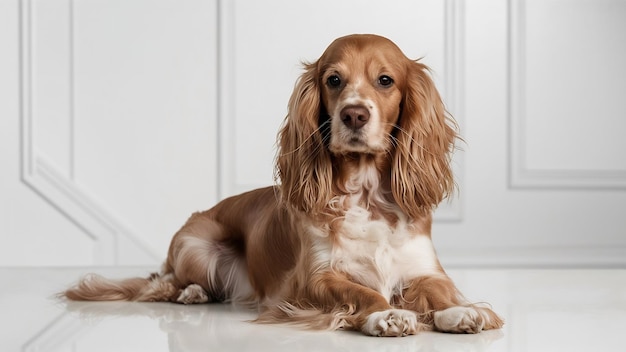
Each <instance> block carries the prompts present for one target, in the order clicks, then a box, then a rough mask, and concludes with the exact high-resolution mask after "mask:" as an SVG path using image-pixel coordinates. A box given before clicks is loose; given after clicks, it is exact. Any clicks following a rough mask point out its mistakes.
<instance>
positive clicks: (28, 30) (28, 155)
mask: <svg viewBox="0 0 626 352" xmlns="http://www.w3.org/2000/svg"><path fill="white" fill-rule="evenodd" d="M60 6H66V7H67V8H64V9H63V11H67V12H68V13H69V21H70V23H69V24H68V28H69V31H68V33H67V37H66V38H61V39H60V40H64V41H67V42H69V45H68V47H69V48H70V53H69V58H70V59H69V61H70V62H68V63H67V65H68V67H69V72H70V77H67V80H66V82H64V84H67V85H68V87H67V88H68V91H69V92H70V99H69V101H67V104H68V105H69V107H68V110H67V111H69V112H70V114H71V115H73V111H74V108H73V103H74V96H73V93H74V91H73V67H72V65H73V62H74V60H73V57H74V52H73V49H74V48H73V39H72V38H73V36H74V25H73V19H74V18H73V16H74V8H73V7H74V3H73V1H72V0H70V1H68V2H66V3H64V4H63V5H60ZM33 18H34V16H33V1H32V0H22V1H21V2H20V21H21V23H20V46H21V48H20V50H21V53H20V55H21V56H20V66H21V67H20V71H21V77H20V85H21V92H20V100H21V101H20V106H21V110H20V122H21V124H20V127H21V155H20V159H21V180H22V182H23V183H24V184H25V185H27V186H28V187H29V188H30V189H31V190H32V191H33V192H34V193H36V194H37V195H39V196H40V197H41V198H42V199H43V200H45V201H46V202H47V203H48V204H50V205H51V206H52V207H53V208H54V209H55V210H57V211H58V212H59V213H60V214H62V215H63V216H65V217H66V218H67V219H68V220H69V221H70V222H71V223H73V224H74V225H76V226H77V227H78V228H79V229H80V230H81V231H82V232H83V233H84V234H85V235H86V236H87V237H88V238H89V239H91V240H92V241H93V242H94V253H93V258H94V264H98V265H111V264H119V262H120V258H119V252H120V250H119V242H120V241H119V240H120V239H122V238H124V239H127V240H129V241H130V242H132V243H133V244H135V245H136V246H137V247H138V248H139V249H140V250H142V251H143V252H145V254H147V256H148V257H150V258H153V259H154V260H155V261H160V256H159V255H157V254H156V253H155V252H153V251H152V250H151V249H150V248H149V247H148V246H147V245H146V244H145V243H143V242H142V240H140V238H139V236H137V235H135V233H136V232H134V231H132V230H130V229H129V227H128V226H127V225H125V224H124V223H123V222H122V221H121V220H119V219H117V218H115V217H114V216H113V215H112V212H111V211H109V210H108V209H107V208H105V207H104V206H103V205H102V204H101V202H98V201H97V200H96V199H94V198H93V196H90V195H88V192H87V190H84V189H82V188H81V187H79V186H78V185H77V184H76V183H75V182H74V179H73V174H74V172H73V168H74V165H73V155H74V142H73V137H74V131H73V128H74V126H73V124H74V123H73V122H74V118H75V117H74V116H70V117H69V121H70V123H69V126H68V128H69V129H70V131H69V136H70V140H69V141H67V142H68V152H69V154H70V158H69V160H70V165H69V170H63V171H64V172H63V171H61V170H60V169H59V167H58V165H56V164H55V163H54V161H52V160H50V158H49V157H47V156H46V155H45V154H44V153H43V152H42V151H41V150H39V149H38V145H37V138H36V134H35V133H34V131H36V129H37V126H36V121H37V119H36V118H35V116H34V113H33V111H34V110H35V109H34V108H33V104H35V103H36V102H35V101H34V97H33V90H34V89H33V88H34V87H35V86H36V85H37V77H34V76H35V75H34V72H33V70H34V68H33V55H34V54H36V49H34V46H35V45H36V44H37V43H35V42H34V38H33V32H34V26H35V25H36V23H33ZM51 235H53V234H51Z"/></svg>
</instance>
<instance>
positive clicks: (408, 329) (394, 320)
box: [361, 309, 421, 336]
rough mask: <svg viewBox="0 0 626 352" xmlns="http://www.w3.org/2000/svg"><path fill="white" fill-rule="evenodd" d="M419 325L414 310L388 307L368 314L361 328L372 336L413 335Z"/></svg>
mask: <svg viewBox="0 0 626 352" xmlns="http://www.w3.org/2000/svg"><path fill="white" fill-rule="evenodd" d="M420 326H421V323H419V322H418V321H417V315H416V313H415V312H413V311H410V310H404V309H388V310H384V311H381V312H374V313H372V314H370V315H369V316H368V317H367V320H366V321H365V324H363V327H362V328H361V330H362V331H363V332H364V333H365V334H367V335H372V336H407V335H415V334H416V333H417V332H418V331H419V328H420Z"/></svg>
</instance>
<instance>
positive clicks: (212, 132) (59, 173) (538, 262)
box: [0, 0, 626, 267]
mask: <svg viewBox="0 0 626 352" xmlns="http://www.w3.org/2000/svg"><path fill="white" fill-rule="evenodd" d="M624 19H626V0H594V1H591V0H569V1H558V0H510V1H499V0H466V1H464V0H420V1H414V0H396V1H388V2H380V1H374V0H369V1H360V0H342V1H330V0H320V1H316V2H314V3H313V2H309V1H288V0H267V1H255V0H232V1H228V0H222V1H216V0H213V1H209V0H176V1H174V0H0V50H1V52H0V77H1V78H0V131H1V133H2V135H1V136H2V138H1V139H0V167H1V172H0V236H1V237H0V266H22V265H25V266H76V265H157V264H158V263H160V261H161V260H163V259H164V258H165V255H166V251H167V247H168V243H169V240H170V238H171V237H172V235H173V234H174V233H175V231H176V230H177V229H178V228H179V227H180V226H181V225H182V224H183V223H184V221H185V220H186V219H187V217H188V216H189V215H190V214H191V213H192V212H194V211H197V210H203V209H206V208H209V207H210V206H212V205H213V204H214V203H215V202H216V201H217V200H218V199H221V198H223V197H226V196H229V195H232V194H236V193H240V192H242V191H246V190H249V189H252V188H256V187H262V186H266V185H269V184H272V183H273V179H272V175H273V160H274V153H275V139H276V132H277V131H278V129H279V126H280V124H281V122H282V120H283V118H284V116H285V114H286V106H287V100H288V98H289V95H290V94H291V90H292V88H293V85H294V82H295V80H296V78H297V77H298V75H299V74H300V72H301V71H300V65H299V62H300V61H303V60H304V61H313V60H315V59H317V57H319V55H321V53H322V51H323V50H324V49H325V48H326V46H327V45H328V44H329V43H330V42H331V41H332V40H333V39H334V38H336V37H339V36H342V35H345V34H349V33H377V34H381V35H384V36H387V37H389V38H390V39H392V40H394V41H395V42H396V43H397V44H398V45H399V46H400V47H401V48H402V49H403V50H404V51H405V53H406V54H407V55H408V56H409V57H412V58H419V57H423V59H422V62H424V63H426V64H427V65H429V66H430V67H431V68H432V69H433V73H434V79H435V82H436V83H437V85H438V87H439V89H440V91H441V92H442V95H443V97H444V100H445V102H446V105H447V107H448V109H449V110H450V111H451V113H452V114H453V115H454V116H455V117H456V119H457V120H458V121H459V123H460V126H461V133H462V135H463V137H464V139H465V143H461V144H460V145H459V146H460V147H461V148H462V149H463V150H462V151H460V152H457V153H456V155H455V158H454V163H455V165H454V166H455V172H456V175H457V181H458V184H459V191H458V193H457V195H456V196H455V197H454V199H453V200H452V201H451V202H450V203H446V204H443V205H442V207H441V208H440V209H439V210H438V211H437V214H436V223H435V225H434V233H433V238H434V241H435V243H436V246H437V248H438V251H439V254H440V256H441V258H442V261H443V263H444V265H448V266H468V265H469V266H560V267H570V266H576V267H578V266H606V267H624V266H626V216H625V215H626V156H625V154H626V139H625V138H623V134H624V131H626V103H625V101H626V100H624V99H623V95H624V93H626V67H625V66H624V65H623V62H626V44H624V43H626V21H624Z"/></svg>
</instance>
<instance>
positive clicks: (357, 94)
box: [277, 35, 456, 217]
mask: <svg viewBox="0 0 626 352" xmlns="http://www.w3.org/2000/svg"><path fill="white" fill-rule="evenodd" d="M427 71H428V69H427V67H426V66H425V65H423V64H421V63H419V62H417V61H414V60H410V59H408V58H407V57H406V56H405V55H404V54H403V53H402V51H401V50H400V49H399V48H398V47H397V46H396V45H395V44H394V43H393V42H391V41H390V40H388V39H386V38H383V37H380V36H376V35H350V36H346V37H341V38H338V39H336V40H335V41H334V42H332V43H331V44H330V46H329V47H328V48H327V49H326V51H325V52H324V53H323V54H322V56H321V57H320V58H319V59H318V60H317V61H316V62H314V63H311V64H305V72H304V73H303V74H302V76H301V77H300V78H299V80H298V82H297V83H296V86H295V89H294V91H293V94H292V96H291V99H290V101H289V112H288V115H287V117H286V119H285V123H284V126H283V128H282V130H281V132H280V134H279V154H278V160H277V161H278V162H277V175H278V177H279V178H280V181H281V197H282V200H283V201H285V202H286V203H287V204H288V205H289V206H292V207H295V208H297V209H299V210H302V211H308V212H316V211H320V210H322V209H323V208H324V207H325V206H327V204H328V202H329V201H330V199H331V198H332V197H333V196H334V195H333V192H332V189H333V188H332V182H333V172H337V168H336V167H335V168H333V158H335V159H336V158H340V157H341V156H342V155H346V154H372V155H381V156H387V157H388V158H389V165H390V169H389V170H384V171H386V172H389V173H390V178H391V191H392V193H393V197H394V199H395V201H396V203H397V204H398V205H399V206H400V208H401V209H402V211H403V212H404V213H406V214H407V215H408V216H410V217H417V216H420V215H423V214H424V212H425V211H428V212H429V211H430V210H431V209H432V208H433V207H434V206H436V205H437V204H438V203H439V202H440V201H441V200H442V199H443V198H444V197H445V196H446V195H447V194H448V193H449V192H450V191H451V190H452V189H453V187H454V182H453V178H452V172H451V170H450V166H449V161H450V152H451V150H452V149H453V146H454V141H455V138H456V132H455V124H454V121H453V120H452V119H451V118H449V116H448V115H447V113H446V111H445V108H444V105H443V103H442V101H441V98H440V96H439V93H438V92H437V90H436V88H435V85H434V83H433V81H432V80H431V78H430V77H429V75H428V72H427Z"/></svg>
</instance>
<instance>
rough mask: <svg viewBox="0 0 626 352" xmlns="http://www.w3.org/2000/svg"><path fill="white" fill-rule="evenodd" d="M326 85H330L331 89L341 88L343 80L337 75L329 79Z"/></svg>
mask: <svg viewBox="0 0 626 352" xmlns="http://www.w3.org/2000/svg"><path fill="white" fill-rule="evenodd" d="M326 83H328V85H329V86H331V87H339V86H340V85H341V78H339V76H337V75H332V76H330V77H328V79H327V80H326Z"/></svg>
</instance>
